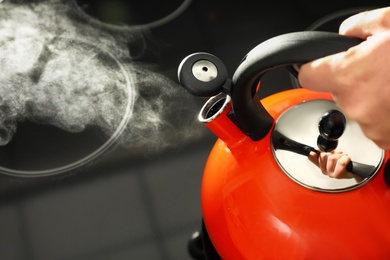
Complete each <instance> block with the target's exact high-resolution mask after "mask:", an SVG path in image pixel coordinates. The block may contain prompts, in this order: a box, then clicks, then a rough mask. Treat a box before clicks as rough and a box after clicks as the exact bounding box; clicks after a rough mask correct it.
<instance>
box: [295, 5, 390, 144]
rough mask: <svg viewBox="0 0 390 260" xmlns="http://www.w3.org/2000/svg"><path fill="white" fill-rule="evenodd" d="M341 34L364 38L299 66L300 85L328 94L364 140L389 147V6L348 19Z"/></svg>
mask: <svg viewBox="0 0 390 260" xmlns="http://www.w3.org/2000/svg"><path fill="white" fill-rule="evenodd" d="M339 33H340V34H343V35H347V36H352V37H358V38H361V39H363V40H364V41H363V42H362V43H361V44H359V45H357V46H354V47H352V48H350V49H349V50H347V51H345V52H341V53H337V54H334V55H330V56H327V57H324V58H321V59H318V60H315V61H312V62H310V63H307V64H304V65H303V66H302V67H301V68H300V72H299V75H298V80H299V82H300V84H301V85H302V86H303V87H305V88H308V89H312V90H315V91H325V92H331V93H332V94H333V97H334V100H335V102H336V104H338V106H340V108H341V109H342V110H343V112H344V114H345V115H346V116H347V117H348V118H350V119H352V120H354V121H356V122H357V123H358V124H359V126H360V127H361V129H362V131H363V133H364V134H365V135H366V136H367V138H369V139H371V140H372V141H374V142H375V143H376V144H377V145H378V146H379V147H381V148H384V149H390V120H389V117H390V67H389V65H388V64H389V61H390V7H388V8H380V9H375V10H372V11H367V12H363V13H359V14H356V15H354V16H352V17H350V18H348V19H346V20H345V21H344V22H343V23H342V24H341V26H340V29H339Z"/></svg>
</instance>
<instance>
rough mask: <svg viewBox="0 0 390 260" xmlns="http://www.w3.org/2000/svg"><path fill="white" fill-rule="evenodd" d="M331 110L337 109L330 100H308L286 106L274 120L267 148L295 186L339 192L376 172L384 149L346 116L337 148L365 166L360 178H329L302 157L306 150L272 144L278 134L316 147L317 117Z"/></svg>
mask: <svg viewBox="0 0 390 260" xmlns="http://www.w3.org/2000/svg"><path fill="white" fill-rule="evenodd" d="M332 110H337V111H340V112H341V110H340V108H339V107H337V105H336V104H335V102H334V101H331V100H311V101H306V102H303V103H300V104H298V105H296V106H293V107H291V108H289V109H288V110H286V111H285V112H283V113H282V114H281V116H280V117H279V118H278V119H277V121H276V123H275V127H274V129H273V133H272V137H273V138H271V140H273V142H271V147H272V152H273V155H274V158H275V160H276V161H277V163H278V165H279V166H280V168H281V169H282V170H283V172H284V173H285V174H286V175H287V176H288V177H290V178H291V179H292V180H293V181H295V182H296V183H298V184H299V185H302V186H304V187H306V188H309V189H312V190H317V191H324V192H342V191H347V190H351V189H355V188H358V187H360V186H362V185H364V184H365V183H367V182H368V181H369V180H370V179H371V178H372V177H373V176H374V175H375V174H376V173H377V171H378V169H379V168H380V165H381V164H382V162H383V157H384V151H383V150H382V149H380V148H379V147H378V146H376V145H375V143H374V142H372V141H371V140H369V139H368V138H367V137H365V135H364V134H363V132H362V131H361V129H360V127H359V125H358V124H357V123H356V122H354V121H351V120H349V119H346V123H345V130H344V132H343V133H342V135H341V136H340V137H339V138H338V144H337V150H339V151H342V152H343V153H346V154H348V155H349V156H350V157H351V159H352V160H353V161H354V162H357V163H358V164H361V165H367V166H369V169H370V170H369V172H368V173H367V175H366V176H365V178H364V179H363V180H362V181H357V180H355V179H354V178H348V179H335V178H330V177H329V176H326V175H324V174H323V173H322V172H321V170H320V169H319V168H318V167H317V166H316V165H315V164H313V163H312V162H311V161H310V160H309V159H308V157H307V156H302V154H305V153H306V152H310V151H304V152H303V153H302V152H292V151H291V149H290V148H288V147H287V148H286V147H284V148H286V149H284V148H282V149H280V148H281V147H279V145H278V144H276V143H275V138H279V137H277V136H279V135H282V136H284V137H286V138H287V139H290V140H293V142H297V143H298V144H299V145H302V146H304V149H306V150H307V149H309V150H310V149H318V148H317V147H318V144H317V139H318V137H319V135H320V132H319V120H320V119H321V117H322V116H323V115H324V114H326V113H327V112H328V111H332ZM300 149H301V148H300Z"/></svg>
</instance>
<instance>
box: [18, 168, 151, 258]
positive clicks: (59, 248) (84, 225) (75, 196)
mask: <svg viewBox="0 0 390 260" xmlns="http://www.w3.org/2000/svg"><path fill="white" fill-rule="evenodd" d="M107 174H109V173H107ZM135 176H136V175H135V174H131V173H130V174H127V175H116V176H115V177H113V178H102V179H99V180H95V181H92V182H85V183H82V184H79V185H74V186H71V187H66V188H63V189H60V190H55V191H53V192H51V193H50V194H42V195H40V196H36V197H34V198H32V199H30V200H27V201H25V203H24V207H23V210H24V215H25V220H26V226H27V228H28V233H27V236H28V239H29V240H30V241H31V242H30V243H31V250H32V253H33V255H34V259H40V260H41V259H73V258H78V257H80V256H83V255H86V256H88V255H91V254H92V255H96V254H97V252H99V251H102V252H104V251H107V250H109V249H110V248H111V247H115V246H116V245H117V244H124V241H126V243H128V244H129V245H131V243H132V242H136V241H137V240H139V239H141V240H142V239H144V240H145V239H147V238H150V237H152V230H151V228H150V226H151V225H150V223H149V221H148V217H147V211H146V206H145V205H144V203H143V199H142V198H141V195H140V194H141V193H140V187H139V185H138V183H137V180H136V178H135Z"/></svg>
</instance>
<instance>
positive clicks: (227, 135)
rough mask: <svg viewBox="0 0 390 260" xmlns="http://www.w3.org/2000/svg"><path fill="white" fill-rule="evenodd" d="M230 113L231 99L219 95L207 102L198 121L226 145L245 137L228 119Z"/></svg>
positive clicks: (221, 94) (227, 96)
mask: <svg viewBox="0 0 390 260" xmlns="http://www.w3.org/2000/svg"><path fill="white" fill-rule="evenodd" d="M229 113H232V104H231V98H230V96H229V95H227V94H225V93H220V94H218V95H215V96H213V97H211V98H209V99H208V100H207V102H206V103H205V104H204V105H203V107H202V109H201V111H200V113H199V117H198V119H199V121H200V122H202V123H204V124H205V125H206V126H207V127H208V128H209V129H210V130H211V131H212V132H213V133H214V134H215V135H216V136H217V137H218V138H219V139H221V140H222V141H224V142H225V143H226V144H228V145H229V143H232V142H237V141H239V140H242V139H243V138H246V137H247V136H246V135H245V134H244V133H243V132H242V131H241V129H239V128H238V127H237V125H236V124H234V123H233V122H232V120H231V119H230V118H229V116H228V115H229Z"/></svg>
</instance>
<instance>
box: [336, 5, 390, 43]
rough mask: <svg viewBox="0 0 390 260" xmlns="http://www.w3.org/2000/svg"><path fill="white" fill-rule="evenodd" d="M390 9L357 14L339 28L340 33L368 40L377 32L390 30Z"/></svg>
mask: <svg viewBox="0 0 390 260" xmlns="http://www.w3.org/2000/svg"><path fill="white" fill-rule="evenodd" d="M389 13H390V8H388V7H385V8H379V9H374V10H371V11H365V12H361V13H358V14H355V15H353V16H351V17H349V18H347V19H346V20H344V21H343V22H342V23H341V25H340V28H339V33H340V34H344V35H348V36H353V37H358V38H361V39H367V37H368V36H370V35H373V34H374V33H375V32H377V31H380V30H383V29H386V28H389V26H390V24H389V23H390V20H389V19H390V18H388V17H389Z"/></svg>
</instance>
